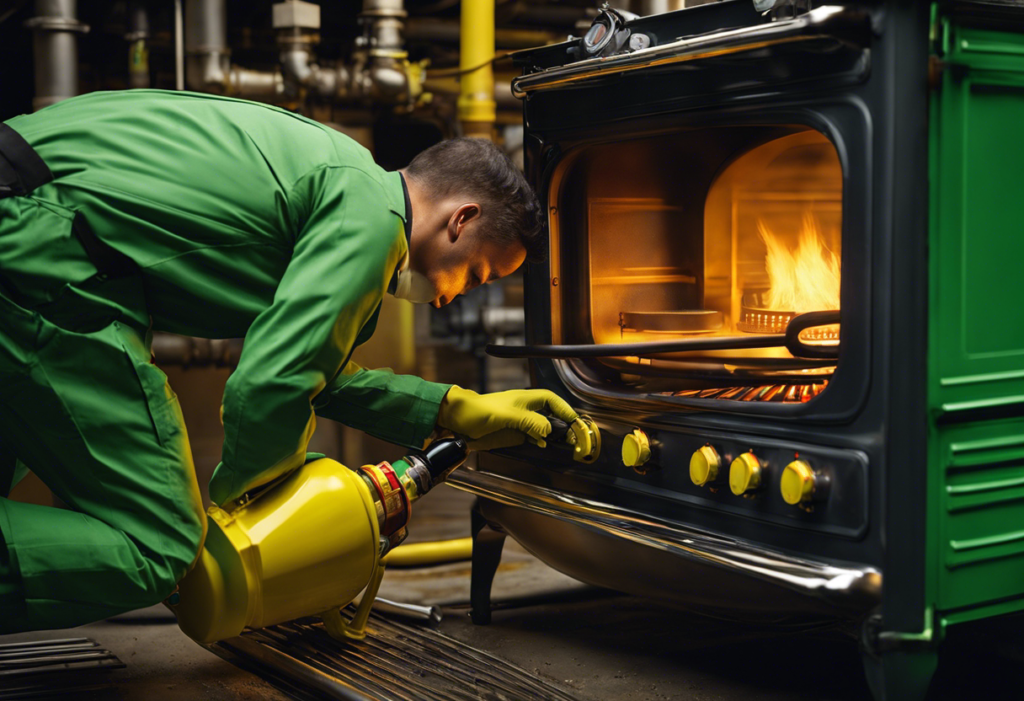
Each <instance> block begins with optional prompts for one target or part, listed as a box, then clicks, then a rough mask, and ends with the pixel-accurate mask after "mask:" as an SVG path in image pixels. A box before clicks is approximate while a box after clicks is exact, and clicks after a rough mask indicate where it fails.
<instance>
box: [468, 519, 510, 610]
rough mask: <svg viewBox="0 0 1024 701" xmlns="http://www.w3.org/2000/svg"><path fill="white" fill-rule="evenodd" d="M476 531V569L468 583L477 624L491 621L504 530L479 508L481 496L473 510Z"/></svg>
mask: <svg viewBox="0 0 1024 701" xmlns="http://www.w3.org/2000/svg"><path fill="white" fill-rule="evenodd" d="M470 520H471V527H472V534H473V573H472V576H471V578H470V584H469V602H470V613H469V615H470V618H472V619H473V623H475V624H477V625H478V626H485V625H487V624H488V623H490V622H491V585H493V584H494V574H495V572H497V571H498V565H499V564H500V563H501V550H502V548H503V547H504V545H505V534H504V533H502V532H500V531H498V530H496V529H494V528H493V527H492V526H491V525H490V524H489V523H488V522H487V519H486V518H484V515H483V514H482V513H481V512H480V500H479V499H478V500H477V501H476V503H475V504H473V510H472V511H471V512H470Z"/></svg>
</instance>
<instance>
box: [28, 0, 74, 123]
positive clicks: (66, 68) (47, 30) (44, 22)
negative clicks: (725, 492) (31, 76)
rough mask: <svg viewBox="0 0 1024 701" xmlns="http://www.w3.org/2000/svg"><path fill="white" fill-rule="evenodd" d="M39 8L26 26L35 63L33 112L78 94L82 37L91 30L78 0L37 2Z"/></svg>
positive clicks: (44, 0)
mask: <svg viewBox="0 0 1024 701" xmlns="http://www.w3.org/2000/svg"><path fill="white" fill-rule="evenodd" d="M35 8H36V16H35V17H33V18H31V19H29V20H28V21H26V22H25V26H26V27H28V28H29V29H31V30H32V53H33V57H34V60H35V82H36V92H35V97H34V98H32V109H33V110H41V109H43V108H44V107H49V106H50V105H52V104H54V103H57V102H60V101H61V100H66V99H67V98H69V97H74V96H75V95H77V94H78V35H79V34H84V33H86V32H88V31H89V27H88V26H87V25H84V24H82V23H81V22H79V21H78V19H77V16H76V10H77V3H76V0H36V5H35Z"/></svg>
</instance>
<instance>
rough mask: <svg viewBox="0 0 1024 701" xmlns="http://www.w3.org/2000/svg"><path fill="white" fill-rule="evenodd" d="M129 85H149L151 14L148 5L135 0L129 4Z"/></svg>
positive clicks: (146, 86)
mask: <svg viewBox="0 0 1024 701" xmlns="http://www.w3.org/2000/svg"><path fill="white" fill-rule="evenodd" d="M125 39H127V40H128V85H130V86H131V87H132V88H148V87H149V82H150V81H149V47H148V46H147V45H146V40H147V39H149V15H148V13H147V12H146V6H145V5H143V4H142V3H140V2H133V3H131V4H130V5H129V6H128V33H127V34H126V35H125Z"/></svg>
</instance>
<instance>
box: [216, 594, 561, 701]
mask: <svg viewBox="0 0 1024 701" xmlns="http://www.w3.org/2000/svg"><path fill="white" fill-rule="evenodd" d="M212 647H213V649H214V651H215V652H217V653H218V654H221V656H222V657H225V658H227V659H228V660H229V661H232V662H236V663H238V662H240V663H241V664H242V666H244V667H246V668H248V669H254V668H259V669H261V670H263V669H267V668H268V667H269V669H267V671H269V672H271V676H273V677H276V678H278V679H281V678H283V679H284V681H286V682H287V683H288V686H291V687H299V688H300V689H302V690H303V691H305V692H307V693H311V695H312V696H313V697H316V696H322V697H327V698H341V699H381V700H382V701H527V700H528V699H538V700H541V699H542V700H544V701H576V699H575V698H574V697H573V696H570V695H568V694H567V693H566V692H564V691H563V690H561V689H560V688H558V687H556V686H554V685H552V684H549V683H546V682H544V681H543V680H541V679H538V678H537V677H536V675H534V674H532V673H530V672H527V671H526V670H524V669H521V668H520V667H517V666H515V665H513V664H511V663H509V662H506V661H505V660H502V659H500V658H498V657H495V656H493V655H490V654H488V653H486V652H484V651H482V650H478V649H476V648H474V647H471V646H469V645H466V644H465V643H461V642H459V641H458V640H455V639H453V638H450V637H448V636H447V635H444V634H443V633H439V632H437V631H435V630H431V629H429V628H422V627H415V626H411V625H406V624H404V623H399V622H397V621H392V620H388V619H386V618H384V617H382V616H380V615H378V614H376V613H374V614H373V615H371V617H370V624H369V626H368V634H367V636H366V639H365V640H360V641H346V642H340V641H337V640H335V639H334V638H332V637H330V636H329V635H328V634H327V632H326V631H325V630H324V628H323V625H322V624H321V623H319V621H317V620H316V619H302V620H299V621H293V622H292V623H286V624H282V625H278V626H272V627H270V628H264V629H262V630H255V631H247V632H245V633H243V634H242V635H241V636H239V637H238V638H232V639H230V640H225V641H223V642H221V643H217V644H215V645H213V646H212ZM225 653H226V654H225ZM233 658H238V659H237V660H236V659H233Z"/></svg>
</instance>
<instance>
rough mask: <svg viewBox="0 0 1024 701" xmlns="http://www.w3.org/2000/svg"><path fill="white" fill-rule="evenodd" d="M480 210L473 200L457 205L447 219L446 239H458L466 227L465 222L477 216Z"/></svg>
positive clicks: (453, 241)
mask: <svg viewBox="0 0 1024 701" xmlns="http://www.w3.org/2000/svg"><path fill="white" fill-rule="evenodd" d="M480 211H481V210H480V205H478V204H476V203H475V202H472V203H469V204H462V205H459V206H458V208H457V209H456V210H455V211H454V212H452V216H451V217H450V218H449V219H448V240H449V241H451V242H452V243H455V242H456V241H458V239H459V237H460V236H461V235H462V233H463V232H464V231H465V229H466V224H468V223H469V222H471V221H473V220H474V219H476V218H477V217H479V216H480Z"/></svg>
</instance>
